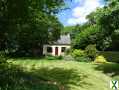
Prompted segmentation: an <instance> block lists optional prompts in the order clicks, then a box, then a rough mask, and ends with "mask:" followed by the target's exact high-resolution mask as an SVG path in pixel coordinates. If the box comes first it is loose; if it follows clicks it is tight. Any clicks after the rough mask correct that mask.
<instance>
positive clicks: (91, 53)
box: [85, 45, 97, 60]
mask: <svg viewBox="0 0 119 90" xmlns="http://www.w3.org/2000/svg"><path fill="white" fill-rule="evenodd" d="M85 53H86V55H87V57H89V58H90V59H91V60H94V59H95V57H96V55H97V49H96V45H88V46H87V47H86V48H85Z"/></svg>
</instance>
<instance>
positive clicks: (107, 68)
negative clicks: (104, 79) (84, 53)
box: [95, 63, 119, 77]
mask: <svg viewBox="0 0 119 90" xmlns="http://www.w3.org/2000/svg"><path fill="white" fill-rule="evenodd" d="M95 69H96V70H100V71H103V73H105V74H107V75H109V76H111V77H115V76H119V64H117V63H106V64H98V65H97V67H96V68H95Z"/></svg>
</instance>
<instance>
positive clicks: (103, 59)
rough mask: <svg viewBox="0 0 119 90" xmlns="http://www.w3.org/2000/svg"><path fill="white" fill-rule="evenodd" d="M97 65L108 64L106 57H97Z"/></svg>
mask: <svg viewBox="0 0 119 90" xmlns="http://www.w3.org/2000/svg"><path fill="white" fill-rule="evenodd" d="M94 62H95V63H106V62H107V60H106V59H105V57H104V56H102V55H100V56H97V57H96V58H95V60H94Z"/></svg>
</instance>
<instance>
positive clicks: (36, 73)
mask: <svg viewBox="0 0 119 90" xmlns="http://www.w3.org/2000/svg"><path fill="white" fill-rule="evenodd" d="M9 61H10V62H12V63H13V64H15V65H20V66H21V67H23V68H24V70H25V71H26V72H30V74H31V75H32V76H33V77H37V78H36V79H35V81H34V83H33V84H36V85H38V86H42V87H37V89H34V88H33V89H30V90H111V89H110V86H109V82H110V80H112V76H110V75H108V74H110V73H111V75H112V72H113V71H112V72H111V71H110V70H109V71H110V72H108V67H109V66H108V65H107V66H103V64H94V63H83V62H75V61H64V60H41V59H37V60H36V59H22V60H21V59H14V60H9ZM114 66H115V65H114ZM110 68H111V67H110ZM116 69H117V68H116ZM106 70H107V72H106ZM118 70H119V69H118ZM118 70H117V72H118ZM117 76H118V74H117ZM38 82H41V85H40V84H38ZM42 84H43V85H42ZM45 84H46V85H45ZM31 87H32V86H31ZM46 87H47V88H46Z"/></svg>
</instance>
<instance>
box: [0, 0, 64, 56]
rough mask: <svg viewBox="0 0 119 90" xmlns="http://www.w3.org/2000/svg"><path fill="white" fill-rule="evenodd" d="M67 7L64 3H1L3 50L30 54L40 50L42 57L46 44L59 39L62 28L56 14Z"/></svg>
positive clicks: (45, 0)
mask: <svg viewBox="0 0 119 90" xmlns="http://www.w3.org/2000/svg"><path fill="white" fill-rule="evenodd" d="M64 5H65V4H64V1H63V0H50V2H49V0H42V1H41V0H25V1H24V0H20V1H16V0H10V1H9V0H2V1H0V30H1V32H0V38H1V39H0V48H1V49H3V50H5V49H8V50H9V49H10V50H9V52H11V49H12V50H13V51H17V52H21V53H22V52H25V53H29V54H31V52H32V49H33V48H40V51H41V52H40V54H41V53H42V46H43V44H46V43H50V42H52V41H55V40H57V39H58V38H59V36H60V30H61V29H62V27H63V26H62V24H61V23H60V22H59V21H58V18H56V16H55V14H56V13H58V12H59V10H61V9H63V8H62V7H63V6H64ZM39 10H40V11H39ZM50 28H51V30H49V29H50ZM25 53H24V54H22V55H25Z"/></svg>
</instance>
